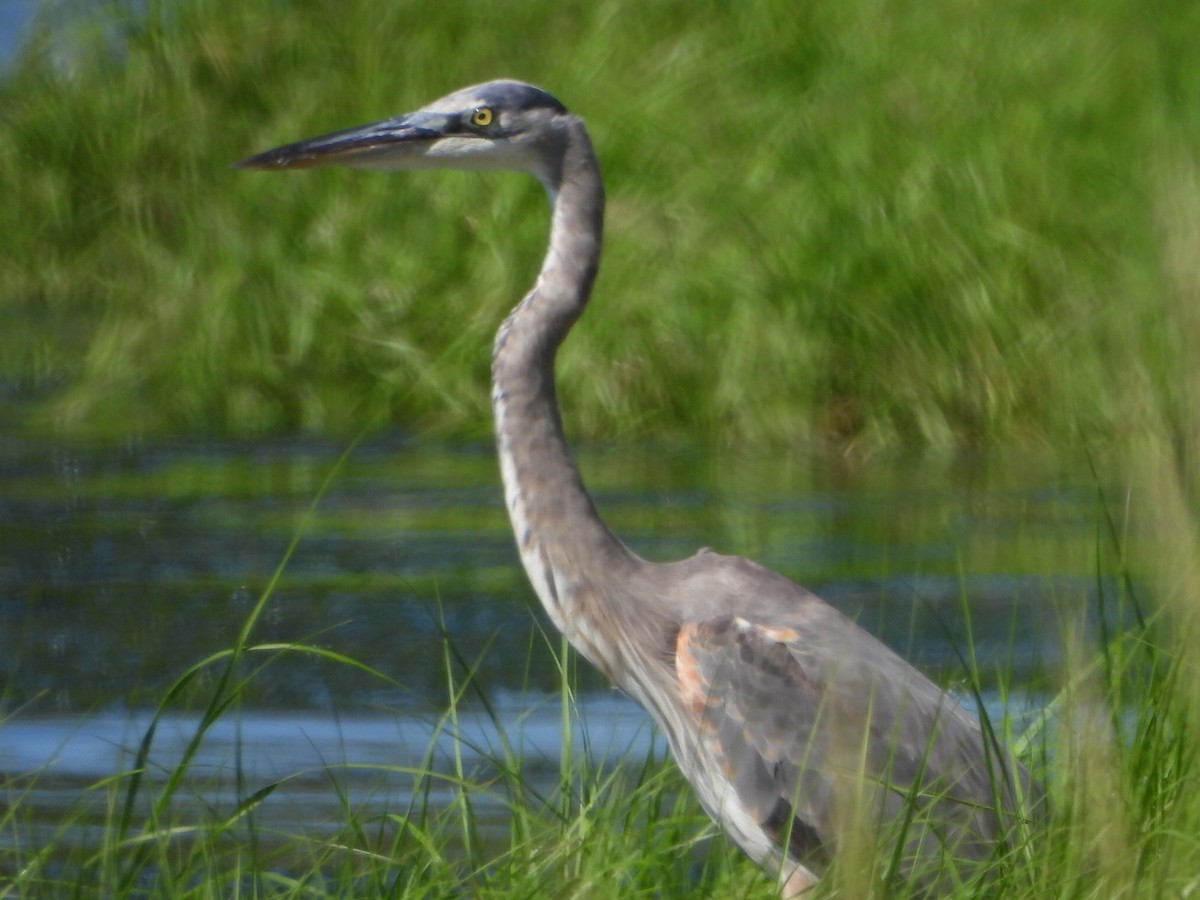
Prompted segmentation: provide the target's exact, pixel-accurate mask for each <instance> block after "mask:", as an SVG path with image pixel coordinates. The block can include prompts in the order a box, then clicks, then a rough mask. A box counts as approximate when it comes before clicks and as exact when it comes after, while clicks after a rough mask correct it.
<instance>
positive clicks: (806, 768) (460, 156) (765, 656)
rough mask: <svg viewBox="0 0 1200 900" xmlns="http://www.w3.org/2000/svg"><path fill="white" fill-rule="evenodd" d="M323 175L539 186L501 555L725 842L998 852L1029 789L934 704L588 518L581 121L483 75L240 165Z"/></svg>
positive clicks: (779, 850)
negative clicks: (579, 373)
mask: <svg viewBox="0 0 1200 900" xmlns="http://www.w3.org/2000/svg"><path fill="white" fill-rule="evenodd" d="M332 164H340V165H349V166H357V167H363V168H395V169H413V168H433V167H450V168H478V169H486V168H505V169H518V170H521V171H526V172H529V173H531V174H533V175H534V176H535V177H537V178H538V180H539V181H541V183H542V185H543V186H544V187H545V189H546V191H547V194H548V195H549V198H550V203H551V208H552V215H551V226H550V242H549V248H548V250H547V253H546V257H545V261H544V262H543V264H542V268H541V271H540V273H539V274H538V277H537V280H536V282H535V283H534V286H533V288H532V289H531V290H530V291H529V293H528V294H527V295H526V296H525V297H524V299H523V300H522V301H521V302H520V303H519V304H517V306H516V307H515V308H514V309H513V311H512V313H511V314H510V315H509V316H508V318H507V319H505V321H504V323H503V324H502V325H501V326H500V329H499V331H498V332H497V335H496V341H495V347H494V354H493V360H492V405H493V410H494V414H495V419H496V438H497V449H498V453H499V457H500V463H501V471H502V475H503V480H504V487H505V497H506V502H507V505H508V511H509V515H510V517H511V519H512V524H513V530H514V533H515V536H516V540H517V547H518V550H519V551H520V556H521V560H522V563H523V564H524V566H525V569H526V571H527V573H528V575H529V578H530V581H531V582H532V584H533V586H534V589H535V591H536V592H537V595H538V597H539V598H540V600H541V602H542V604H543V605H544V607H545V608H546V611H547V612H548V614H549V616H550V618H551V619H552V620H553V622H554V624H555V625H556V626H557V627H558V628H559V629H561V630H562V632H563V633H564V634H565V635H566V636H567V638H568V639H569V640H570V641H571V643H572V644H573V645H574V646H575V647H576V648H577V649H578V650H579V651H580V652H581V653H582V654H583V655H584V656H586V657H587V658H588V659H589V660H590V661H591V662H592V663H594V664H595V665H596V666H597V667H598V668H599V669H601V670H602V671H603V672H604V673H605V674H606V675H607V676H608V677H609V678H610V679H612V681H613V682H614V683H615V684H616V685H617V686H618V687H620V688H621V689H622V690H624V691H625V692H626V693H628V694H629V695H630V696H631V697H633V698H634V699H635V700H637V701H638V702H639V703H641V704H642V705H643V706H644V707H645V708H646V709H647V710H648V711H649V712H650V713H651V715H652V716H653V717H654V719H655V721H656V722H657V723H658V725H659V727H660V728H661V729H662V731H663V732H664V734H665V735H666V736H667V739H668V741H669V743H670V746H671V751H672V753H673V755H674V758H675V760H676V761H677V763H678V764H679V767H680V768H681V770H682V771H683V773H684V775H685V776H686V777H687V779H688V781H689V782H690V783H691V784H692V785H693V787H694V788H695V790H696V792H697V795H698V797H699V799H700V802H701V804H702V805H703V806H704V808H705V810H706V811H707V812H708V813H709V815H711V816H712V817H713V819H715V820H716V821H717V822H718V823H719V824H720V825H721V826H722V827H723V828H724V829H725V831H726V832H727V833H728V834H729V835H730V837H731V838H732V839H733V840H734V841H736V842H737V843H738V845H739V846H741V847H742V849H743V850H744V851H745V852H746V853H747V854H748V855H750V856H751V857H752V858H753V859H755V860H756V861H757V862H759V863H760V864H762V865H764V866H766V867H767V868H768V869H769V870H770V871H772V872H773V873H775V874H776V875H777V876H778V877H779V879H780V881H781V883H782V885H783V887H784V889H785V892H787V893H789V894H795V893H797V892H799V891H801V890H803V889H805V888H806V887H807V886H809V885H811V884H812V883H813V882H814V881H815V880H816V878H818V877H819V875H820V874H821V873H822V872H823V871H824V870H825V869H826V868H827V866H828V865H829V863H830V861H831V860H832V859H833V858H834V856H835V854H836V853H837V851H838V848H839V845H840V843H841V842H842V841H843V840H844V839H846V838H847V836H849V835H851V832H852V830H853V829H859V830H860V831H864V830H865V832H866V833H867V835H868V838H869V839H872V840H874V839H877V840H879V841H881V842H882V843H883V845H884V846H885V847H890V848H891V852H892V853H894V854H895V855H896V857H897V858H898V859H900V865H899V867H898V871H899V872H900V873H901V874H902V875H904V876H906V877H909V878H911V879H914V881H915V883H917V884H921V885H925V886H926V887H927V888H928V890H930V891H931V892H934V891H938V890H940V889H941V888H942V887H944V886H947V885H949V884H952V883H953V882H954V881H955V880H956V879H957V878H960V877H969V876H970V875H971V873H972V871H973V870H972V869H971V866H973V865H974V864H976V863H978V862H980V861H986V860H987V859H989V858H990V857H992V856H995V855H998V854H1000V853H1001V852H1003V849H1004V846H1005V841H1006V840H1007V839H1008V838H1009V837H1010V834H1011V832H1012V829H1013V828H1014V827H1016V825H1017V824H1018V820H1017V810H1018V808H1019V807H1020V806H1021V802H1020V798H1019V795H1021V794H1024V793H1027V792H1028V778H1027V776H1026V775H1025V773H1024V771H1023V770H1022V769H1021V768H1020V767H1019V766H1017V765H1016V764H1015V763H1013V762H1012V761H1010V760H1008V759H1006V758H1002V754H1001V753H1000V751H999V749H998V748H996V747H994V746H991V745H990V744H989V742H988V741H987V740H985V738H984V736H983V735H982V734H981V731H980V728H979V726H978V724H977V723H976V721H975V720H974V719H973V718H972V717H971V716H969V715H968V714H967V713H966V712H965V711H964V710H963V709H962V708H961V707H960V706H959V705H958V704H957V703H956V702H955V700H954V699H953V698H952V697H950V696H949V695H947V694H946V693H944V692H943V691H941V690H940V689H939V688H938V687H937V686H936V685H934V684H933V683H932V682H930V681H929V680H928V679H927V678H925V677H924V676H923V675H921V674H920V673H919V672H918V671H916V670H915V669H914V668H913V667H911V666H910V665H908V664H907V663H906V662H905V661H904V660H902V659H901V658H900V657H899V656H897V655H896V654H895V653H893V652H892V651H891V650H889V649H888V648H887V647H885V646H884V645H883V644H882V643H880V642H879V641H877V640H876V639H875V638H873V637H872V636H871V635H869V634H867V633H866V632H865V631H863V630H862V629H860V628H859V627H858V626H856V625H855V624H854V623H853V622H851V621H850V620H849V619H847V618H846V617H844V616H843V615H841V614H840V613H839V612H837V611H836V610H834V609H833V608H832V607H830V606H828V605H826V604H825V603H823V602H822V601H821V600H819V599H818V598H817V597H815V596H814V595H812V594H811V593H809V592H808V591H806V590H804V589H803V588H801V587H799V586H798V585H796V584H794V583H793V582H791V581H789V580H787V579H786V578H783V577H782V576H780V575H777V574H775V573H773V572H770V571H768V570H767V569H765V568H763V567H762V566H759V565H757V564H756V563H753V562H750V561H747V560H744V559H739V558H737V557H731V556H722V555H718V554H716V553H712V552H710V551H707V550H704V551H701V552H700V553H698V554H697V555H695V556H693V557H691V558H690V559H686V560H682V561H680V562H674V563H665V564H663V563H651V562H647V561H646V560H643V559H641V558H640V557H638V556H636V555H635V554H634V553H633V552H631V551H630V550H629V549H628V548H627V547H625V545H624V544H622V543H621V542H620V541H619V540H618V539H617V538H616V537H615V536H614V535H613V533H612V532H611V531H609V529H608V528H607V527H606V526H605V524H604V523H603V521H601V519H600V517H599V515H598V514H597V512H596V509H595V507H594V506H593V504H592V501H591V498H590V497H589V496H588V494H587V491H586V490H585V488H584V486H583V483H582V481H581V480H580V477H579V473H578V471H577V470H576V468H575V466H574V464H573V462H572V460H571V456H570V452H569V450H568V447H567V442H566V438H565V437H564V434H563V427H562V420H561V418H560V415H559V411H558V405H557V400H556V396H555V389H554V357H555V351H556V350H557V348H558V346H559V344H560V343H561V341H562V340H563V339H564V338H565V337H566V335H567V332H568V331H569V330H570V328H571V326H572V325H573V324H574V323H575V321H576V319H578V317H579V315H580V314H581V313H582V312H583V309H584V306H585V305H586V303H587V300H588V296H589V294H590V293H591V287H592V282H593V279H594V278H595V275H596V271H597V267H598V265H599V260H600V243H601V232H602V228H603V217H604V188H603V185H602V182H601V177H600V170H599V166H598V164H597V161H596V156H595V154H594V152H593V150H592V146H591V142H590V140H589V138H588V134H587V131H586V129H585V128H584V125H583V122H582V121H581V120H580V119H579V118H577V117H576V116H574V115H572V114H571V113H569V112H568V111H567V110H566V108H565V107H564V106H563V105H562V104H561V103H559V101H557V100H556V99H554V98H553V97H552V96H550V95H549V94H547V93H546V92H545V91H542V90H540V89H538V88H535V87H533V86H531V85H527V84H523V83H521V82H515V81H495V82H490V83H487V84H482V85H477V86H474V87H469V88H465V89H463V90H460V91H456V92H455V93H453V94H450V95H448V96H447V97H444V98H442V99H441V100H438V101H436V102H434V103H432V104H430V105H429V106H427V107H424V108H423V109H421V110H418V111H417V112H415V113H411V114H408V115H403V116H398V117H396V118H393V119H387V120H385V121H383V122H379V123H376V124H374V125H368V126H365V127H362V128H354V129H349V130H347V131H341V132H336V133H334V134H330V135H325V136H323V137H318V138H313V139H311V140H307V141H301V142H299V143H296V144H290V145H287V146H285V147H280V148H277V149H275V150H269V151H267V152H265V153H262V154H259V155H257V156H254V157H251V158H249V159H247V160H245V161H243V162H241V163H239V164H238V165H239V166H240V167H244V168H259V169H275V168H305V167H310V166H318V165H332ZM897 851H898V852H897Z"/></svg>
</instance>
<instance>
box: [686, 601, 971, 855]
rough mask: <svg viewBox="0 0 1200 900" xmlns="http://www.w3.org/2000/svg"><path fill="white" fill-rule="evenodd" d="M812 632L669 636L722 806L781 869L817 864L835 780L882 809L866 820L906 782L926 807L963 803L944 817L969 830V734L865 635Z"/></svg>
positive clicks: (733, 630)
mask: <svg viewBox="0 0 1200 900" xmlns="http://www.w3.org/2000/svg"><path fill="white" fill-rule="evenodd" d="M835 615H836V614H835ZM823 624H825V625H827V626H829V627H827V628H824V629H822V631H821V632H820V633H819V634H818V635H816V636H813V635H801V633H800V632H799V631H798V630H797V629H796V628H793V627H790V626H779V625H764V624H756V623H754V622H751V621H748V620H747V619H744V618H742V617H740V616H724V617H719V618H715V619H710V620H706V621H701V622H690V623H686V624H685V625H684V626H683V627H681V629H680V632H679V636H678V639H677V642H676V653H675V663H676V672H677V674H678V678H679V683H680V688H681V692H682V695H683V698H684V701H685V704H686V707H687V709H688V710H689V712H690V713H691V715H692V716H693V717H694V726H695V728H696V733H697V735H698V740H699V741H700V743H701V744H703V745H704V746H705V748H706V749H707V750H708V752H709V754H710V756H711V758H712V759H713V760H715V762H716V765H717V766H718V767H719V768H720V771H721V774H722V775H723V777H724V778H725V779H726V781H727V782H728V784H729V785H730V786H731V788H732V791H733V793H734V795H735V796H734V798H733V799H734V800H735V801H736V802H737V803H739V804H740V805H741V807H742V809H743V810H744V811H745V812H746V813H747V814H749V815H751V816H753V817H754V819H755V820H756V821H757V822H759V823H760V824H761V825H762V827H763V829H764V830H765V831H766V832H767V833H768V834H769V835H771V837H772V838H773V839H774V840H775V841H776V842H777V843H778V844H780V845H786V847H787V849H788V851H789V852H790V854H791V856H792V857H793V858H795V859H797V860H800V861H805V862H808V863H816V864H817V865H818V866H820V865H823V864H824V863H826V862H827V861H828V856H829V852H830V850H829V846H830V842H831V841H832V840H833V837H834V832H835V822H834V817H835V807H836V806H837V805H838V800H839V798H838V796H837V792H838V791H839V790H841V789H843V788H844V786H845V785H846V783H847V782H846V781H845V778H847V777H858V778H859V779H860V782H861V779H862V777H863V775H866V776H867V778H868V780H869V781H870V782H871V787H872V790H875V793H874V795H873V796H875V797H876V798H877V800H878V802H879V803H881V804H884V806H885V809H882V810H881V809H879V808H878V807H875V808H873V810H872V812H873V813H882V814H883V815H885V816H886V815H888V814H889V813H892V814H895V813H896V811H897V810H898V809H899V808H901V807H902V804H903V803H904V802H905V799H906V796H907V795H908V788H909V786H911V785H912V784H914V783H919V784H920V785H921V788H922V790H921V793H922V794H924V795H925V796H927V797H934V796H936V797H937V798H938V800H937V802H939V803H940V802H942V801H943V800H945V798H946V797H948V796H951V795H954V796H958V797H959V798H960V799H961V798H963V797H966V798H968V799H969V803H968V804H967V806H968V807H969V808H967V809H966V810H965V811H963V810H959V811H956V812H952V813H950V818H952V819H954V818H957V819H960V820H970V821H969V822H968V821H960V822H959V826H961V827H965V828H966V829H967V831H973V830H974V828H975V827H976V826H979V825H980V824H981V821H982V820H980V819H979V818H978V816H977V815H975V813H976V812H978V806H977V803H976V802H977V801H978V802H979V803H982V804H986V803H987V802H988V800H989V793H988V791H987V788H986V780H985V779H984V780H981V779H983V776H982V774H981V773H980V772H978V771H976V769H977V766H976V761H977V760H978V759H979V755H980V753H981V750H982V747H981V744H980V737H979V731H978V727H977V726H976V725H975V724H974V723H973V722H972V720H971V719H970V717H969V716H966V714H965V713H964V712H963V711H962V710H961V708H959V707H958V706H957V704H955V703H954V701H953V700H952V699H951V698H949V697H948V696H947V695H946V694H944V693H943V692H941V691H940V690H938V689H937V688H936V687H935V686H934V685H933V684H932V683H930V682H929V681H928V680H926V679H925V678H924V677H923V676H921V675H920V674H919V673H918V672H917V671H916V670H915V669H913V668H912V667H911V666H909V665H908V664H907V663H905V662H904V661H903V660H901V659H900V658H899V657H897V656H896V655H895V654H894V653H892V652H891V651H890V650H888V649H887V648H886V647H885V646H884V645H883V644H881V643H879V642H878V641H876V640H875V639H874V638H871V637H870V636H869V635H866V634H865V633H864V632H862V631H860V630H858V629H856V628H854V627H853V626H850V627H842V626H840V625H839V624H838V623H837V622H836V621H831V622H829V623H823ZM848 624H849V623H848V621H847V625H848ZM961 827H960V828H959V829H958V830H959V831H961ZM959 836H960V837H961V834H960V835H959Z"/></svg>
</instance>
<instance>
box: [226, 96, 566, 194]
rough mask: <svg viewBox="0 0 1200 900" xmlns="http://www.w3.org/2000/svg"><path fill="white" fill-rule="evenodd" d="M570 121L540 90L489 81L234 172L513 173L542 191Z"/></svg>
mask: <svg viewBox="0 0 1200 900" xmlns="http://www.w3.org/2000/svg"><path fill="white" fill-rule="evenodd" d="M572 118H573V117H572V116H571V115H570V113H568V112H567V109H566V107H564V106H563V105H562V104H561V103H559V102H558V100H556V99H555V98H554V97H552V96H550V94H548V93H546V92H545V91H543V90H541V89H540V88H536V87H534V86H533V85H531V84H525V83H524V82H520V81H489V82H487V83H485V84H479V85H475V86H473V87H468V88H463V89H462V90H458V91H455V92H454V93H452V94H449V95H447V96H445V97H442V98H441V99H440V100H436V101H434V102H433V103H431V104H429V105H428V106H425V107H423V108H421V109H419V110H417V111H416V112H412V113H406V114H404V115H400V116H395V117H394V118H391V119H384V120H383V121H381V122H375V123H373V124H371V125H363V126H360V127H358V128H350V129H347V130H345V131H336V132H333V133H332V134H325V135H321V136H320V137H314V138H309V139H308V140H304V141H299V142H297V143H294V144H286V145H284V146H282V147H276V148H274V149H272V150H267V151H265V152H263V153H259V154H256V155H254V156H251V157H249V158H247V159H244V160H242V161H241V162H238V163H235V164H234V168H238V169H306V168H314V167H317V166H332V165H340V166H353V167H355V168H363V169H422V168H450V169H515V170H519V171H525V172H530V173H532V174H534V175H536V176H538V178H539V179H540V180H541V181H542V182H543V184H549V183H550V182H551V181H552V179H553V177H554V173H553V171H552V170H553V167H554V164H555V161H556V159H557V156H558V155H560V154H561V145H562V140H563V133H564V129H565V127H566V125H567V124H568V122H569V121H571V120H572Z"/></svg>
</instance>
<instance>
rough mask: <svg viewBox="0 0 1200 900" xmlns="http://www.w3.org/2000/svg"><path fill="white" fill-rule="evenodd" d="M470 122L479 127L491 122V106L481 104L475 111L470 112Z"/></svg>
mask: <svg viewBox="0 0 1200 900" xmlns="http://www.w3.org/2000/svg"><path fill="white" fill-rule="evenodd" d="M471 124H472V125H478V126H480V127H481V128H484V127H487V126H488V125H491V124H492V108H491V107H490V106H481V107H479V109H477V110H475V112H473V113H471Z"/></svg>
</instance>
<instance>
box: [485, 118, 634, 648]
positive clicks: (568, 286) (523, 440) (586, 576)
mask: <svg viewBox="0 0 1200 900" xmlns="http://www.w3.org/2000/svg"><path fill="white" fill-rule="evenodd" d="M562 141H563V152H562V157H561V159H562V163H561V166H559V167H558V168H557V169H556V170H555V171H554V172H552V173H548V174H546V175H545V176H544V179H543V180H544V182H545V184H546V187H547V190H548V192H549V194H550V197H551V203H552V206H553V215H552V220H551V226H550V246H549V249H548V250H547V252H546V258H545V261H544V262H543V263H542V269H541V272H540V273H539V275H538V278H537V281H536V282H535V284H534V286H533V289H532V290H531V291H530V292H529V294H527V295H526V297H525V299H524V300H522V301H521V303H520V304H518V305H517V307H516V308H515V309H514V310H513V311H512V313H511V314H510V315H509V316H508V318H507V319H506V320H505V321H504V324H503V325H502V326H501V327H500V330H499V331H498V332H497V334H496V343H495V349H494V352H493V356H492V409H493V412H494V414H495V418H496V440H497V447H498V450H499V454H500V464H501V471H502V474H503V478H504V490H505V499H506V501H507V505H508V512H509V516H510V518H511V519H512V524H513V530H514V531H515V533H516V539H517V547H518V550H519V551H520V554H521V560H522V562H523V563H524V565H525V569H526V572H527V573H528V574H529V578H530V580H531V581H532V582H533V586H534V589H535V590H536V591H537V593H538V596H539V598H540V599H541V601H542V604H543V605H544V606H545V607H546V610H547V612H548V613H549V614H550V617H551V619H553V620H554V624H555V625H556V626H558V628H559V629H560V630H562V631H563V632H564V633H565V634H566V635H567V637H568V638H569V639H571V640H572V642H574V643H576V644H577V646H580V649H583V650H584V652H585V654H586V655H587V656H589V657H591V658H592V659H593V661H598V660H596V655H604V653H603V650H604V648H602V647H593V648H589V647H588V643H589V642H588V640H587V635H586V634H581V631H582V632H586V631H587V630H588V628H587V621H586V609H585V607H586V606H587V605H589V600H590V598H591V597H592V596H593V595H594V594H595V592H596V588H595V586H594V585H593V578H599V577H600V575H603V574H607V573H611V572H613V570H614V568H615V567H619V566H620V565H621V564H622V563H623V562H625V561H627V560H628V559H630V558H632V555H631V554H630V552H629V551H628V550H627V549H626V548H625V547H624V545H623V544H621V542H620V541H618V540H617V538H616V537H615V536H614V535H613V534H612V532H611V531H609V530H608V528H607V527H606V526H605V525H604V523H603V522H602V521H601V520H600V517H599V515H598V514H597V513H596V509H595V507H594V506H593V504H592V500H591V498H590V497H589V496H588V494H587V491H586V490H585V489H584V486H583V481H582V480H581V479H580V477H579V472H578V470H577V469H576V468H575V464H574V462H572V460H571V455H570V452H569V450H568V449H567V442H566V438H565V436H564V435H563V426H562V418H561V416H560V415H559V411H558V403H557V399H556V395H555V388H554V356H555V351H556V350H557V348H558V345H559V344H560V343H561V342H562V340H563V338H564V337H566V334H567V332H568V331H569V330H570V328H571V326H572V325H573V324H574V323H575V320H576V319H577V318H579V315H580V313H582V312H583V309H584V306H585V305H586V304H587V300H588V295H589V294H590V292H591V288H592V281H593V279H594V278H595V275H596V269H597V266H598V264H599V260H600V241H601V234H602V231H603V223H604V187H603V184H602V182H601V179H600V170H599V166H598V164H597V162H596V157H595V154H594V153H593V152H592V147H591V142H590V141H589V139H588V135H587V131H586V130H585V129H584V127H583V123H582V122H581V121H579V120H578V119H575V120H573V121H572V122H571V123H570V124H569V125H568V126H567V127H566V128H565V130H564V132H563V134H562ZM581 612H583V613H584V615H582V616H581V615H580V613H581ZM581 638H582V641H581ZM589 650H592V651H594V652H589Z"/></svg>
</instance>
